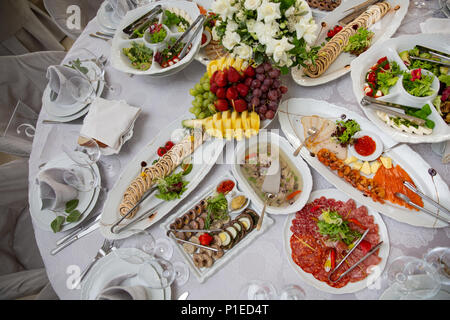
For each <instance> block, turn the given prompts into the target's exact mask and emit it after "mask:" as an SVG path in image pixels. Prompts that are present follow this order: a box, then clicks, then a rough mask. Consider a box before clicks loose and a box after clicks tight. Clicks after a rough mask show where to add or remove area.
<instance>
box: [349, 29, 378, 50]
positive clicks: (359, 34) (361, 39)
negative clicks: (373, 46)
mask: <svg viewBox="0 0 450 320" xmlns="http://www.w3.org/2000/svg"><path fill="white" fill-rule="evenodd" d="M373 35H374V33H373V32H372V31H369V30H367V29H366V28H359V29H358V30H357V31H356V33H355V34H354V35H352V36H351V37H350V38H349V39H348V44H347V45H346V46H345V47H344V51H345V52H350V53H352V54H354V55H357V56H359V55H360V54H361V53H363V52H364V51H366V50H367V49H368V48H369V47H370V43H371V41H372V37H373Z"/></svg>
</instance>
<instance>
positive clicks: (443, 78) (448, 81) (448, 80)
mask: <svg viewBox="0 0 450 320" xmlns="http://www.w3.org/2000/svg"><path fill="white" fill-rule="evenodd" d="M438 79H439V81H440V82H443V83H445V85H446V86H447V87H448V86H450V75H448V74H441V75H440V76H439V78H438Z"/></svg>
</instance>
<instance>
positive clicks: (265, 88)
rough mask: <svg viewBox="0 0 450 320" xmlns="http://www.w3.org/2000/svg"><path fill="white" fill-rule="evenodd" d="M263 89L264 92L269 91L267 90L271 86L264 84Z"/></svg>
mask: <svg viewBox="0 0 450 320" xmlns="http://www.w3.org/2000/svg"><path fill="white" fill-rule="evenodd" d="M261 91H262V92H267V91H269V87H268V86H266V85H264V84H263V85H262V86H261Z"/></svg>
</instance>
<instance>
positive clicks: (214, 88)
mask: <svg viewBox="0 0 450 320" xmlns="http://www.w3.org/2000/svg"><path fill="white" fill-rule="evenodd" d="M218 89H220V88H219V86H218V85H217V84H216V83H215V82H214V83H211V85H210V87H209V91H211V92H212V93H214V94H216V92H217V90H218Z"/></svg>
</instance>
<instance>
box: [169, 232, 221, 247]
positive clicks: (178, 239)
mask: <svg viewBox="0 0 450 320" xmlns="http://www.w3.org/2000/svg"><path fill="white" fill-rule="evenodd" d="M208 231H209V232H214V231H222V230H208ZM174 232H205V230H184V229H170V230H167V236H168V237H169V238H171V239H173V240H174V241H180V242H183V243H188V244H192V245H193V246H196V247H198V248H203V249H207V250H211V251H214V252H218V251H219V250H218V249H216V248H211V247H208V246H204V245H201V244H198V243H195V242H191V241H187V240H183V239H180V238H177V237H176V236H175V235H174Z"/></svg>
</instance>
